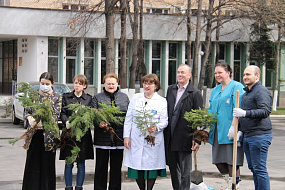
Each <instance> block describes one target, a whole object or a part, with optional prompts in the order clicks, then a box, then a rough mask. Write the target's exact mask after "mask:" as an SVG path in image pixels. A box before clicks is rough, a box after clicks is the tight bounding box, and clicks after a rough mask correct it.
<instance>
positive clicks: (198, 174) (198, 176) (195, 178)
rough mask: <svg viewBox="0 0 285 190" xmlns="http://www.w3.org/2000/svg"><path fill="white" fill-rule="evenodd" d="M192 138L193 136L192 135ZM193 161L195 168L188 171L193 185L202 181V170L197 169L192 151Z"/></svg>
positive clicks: (195, 158)
mask: <svg viewBox="0 0 285 190" xmlns="http://www.w3.org/2000/svg"><path fill="white" fill-rule="evenodd" d="M193 138H194V137H193ZM193 146H194V140H193ZM194 163H195V170H194V171H192V172H191V173H190V178H191V182H192V183H194V184H195V185H199V184H200V183H202V182H203V173H202V171H199V170H198V169H197V157H196V154H195V153H194Z"/></svg>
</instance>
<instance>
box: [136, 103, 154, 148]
mask: <svg viewBox="0 0 285 190" xmlns="http://www.w3.org/2000/svg"><path fill="white" fill-rule="evenodd" d="M136 112H138V113H139V114H138V115H134V116H133V117H134V118H135V121H134V123H135V124H136V125H137V128H138V129H139V130H140V132H141V135H143V136H145V135H146V133H147V132H148V130H147V129H148V127H151V126H156V125H157V124H158V123H159V122H154V121H153V117H154V116H155V114H154V113H152V112H151V111H150V110H146V109H145V106H143V109H142V110H136ZM145 139H146V140H147V143H150V144H151V146H154V145H155V137H154V136H152V135H151V133H149V135H148V136H147V137H145Z"/></svg>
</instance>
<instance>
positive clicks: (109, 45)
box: [105, 0, 115, 74]
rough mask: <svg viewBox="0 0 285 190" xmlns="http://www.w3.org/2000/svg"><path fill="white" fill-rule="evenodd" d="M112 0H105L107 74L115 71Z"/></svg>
mask: <svg viewBox="0 0 285 190" xmlns="http://www.w3.org/2000/svg"><path fill="white" fill-rule="evenodd" d="M113 8H114V7H113V4H112V2H111V1H110V0H105V17H106V74H107V73H114V72H115V62H114V60H115V55H114V51H115V42H114V9H113Z"/></svg>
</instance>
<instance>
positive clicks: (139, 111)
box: [124, 74, 168, 190]
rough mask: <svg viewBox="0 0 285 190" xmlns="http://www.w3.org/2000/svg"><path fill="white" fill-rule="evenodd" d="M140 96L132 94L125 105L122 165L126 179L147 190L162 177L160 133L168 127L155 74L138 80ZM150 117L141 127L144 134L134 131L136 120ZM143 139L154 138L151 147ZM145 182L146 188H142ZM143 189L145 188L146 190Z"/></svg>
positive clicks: (136, 129)
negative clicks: (128, 102) (141, 117)
mask: <svg viewBox="0 0 285 190" xmlns="http://www.w3.org/2000/svg"><path fill="white" fill-rule="evenodd" d="M142 83H143V88H144V92H143V93H138V94H135V95H134V96H133V98H132V100H131V102H130V104H129V107H128V111H127V115H126V118H125V123H124V146H125V147H126V153H125V159H124V160H125V161H124V165H125V166H127V167H128V177H129V178H132V179H136V182H137V184H138V186H139V189H140V190H145V189H147V190H151V189H152V188H153V186H154V183H155V180H156V178H157V176H161V177H166V169H165V168H166V163H165V151H164V137H163V129H164V128H165V127H166V126H167V124H168V115H167V102H166V99H165V98H163V97H161V96H160V95H158V93H157V91H158V90H159V89H160V82H159V79H158V77H157V76H156V75H155V74H148V75H145V76H144V77H142ZM143 112H145V113H147V116H148V115H151V117H149V118H146V120H148V121H150V122H151V123H150V124H149V125H148V126H146V125H145V126H144V128H145V129H146V133H143V132H142V131H141V129H138V125H137V122H138V120H137V118H138V116H146V115H144V114H143ZM147 136H153V137H155V141H154V143H155V145H153V144H152V143H150V142H148V141H147V140H146V139H145V138H146V137H147ZM145 181H147V184H145ZM146 187H147V188H146Z"/></svg>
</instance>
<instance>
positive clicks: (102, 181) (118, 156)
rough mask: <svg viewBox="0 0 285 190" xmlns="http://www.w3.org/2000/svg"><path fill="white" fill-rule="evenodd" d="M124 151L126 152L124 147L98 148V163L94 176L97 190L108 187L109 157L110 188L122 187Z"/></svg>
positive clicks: (113, 189)
mask: <svg viewBox="0 0 285 190" xmlns="http://www.w3.org/2000/svg"><path fill="white" fill-rule="evenodd" d="M123 152H124V150H123V149H100V148H96V164H95V176H94V189H95V190H106V189H107V179H108V163H109V158H110V177H109V190H120V189H121V175H122V174H121V173H122V162H123Z"/></svg>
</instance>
